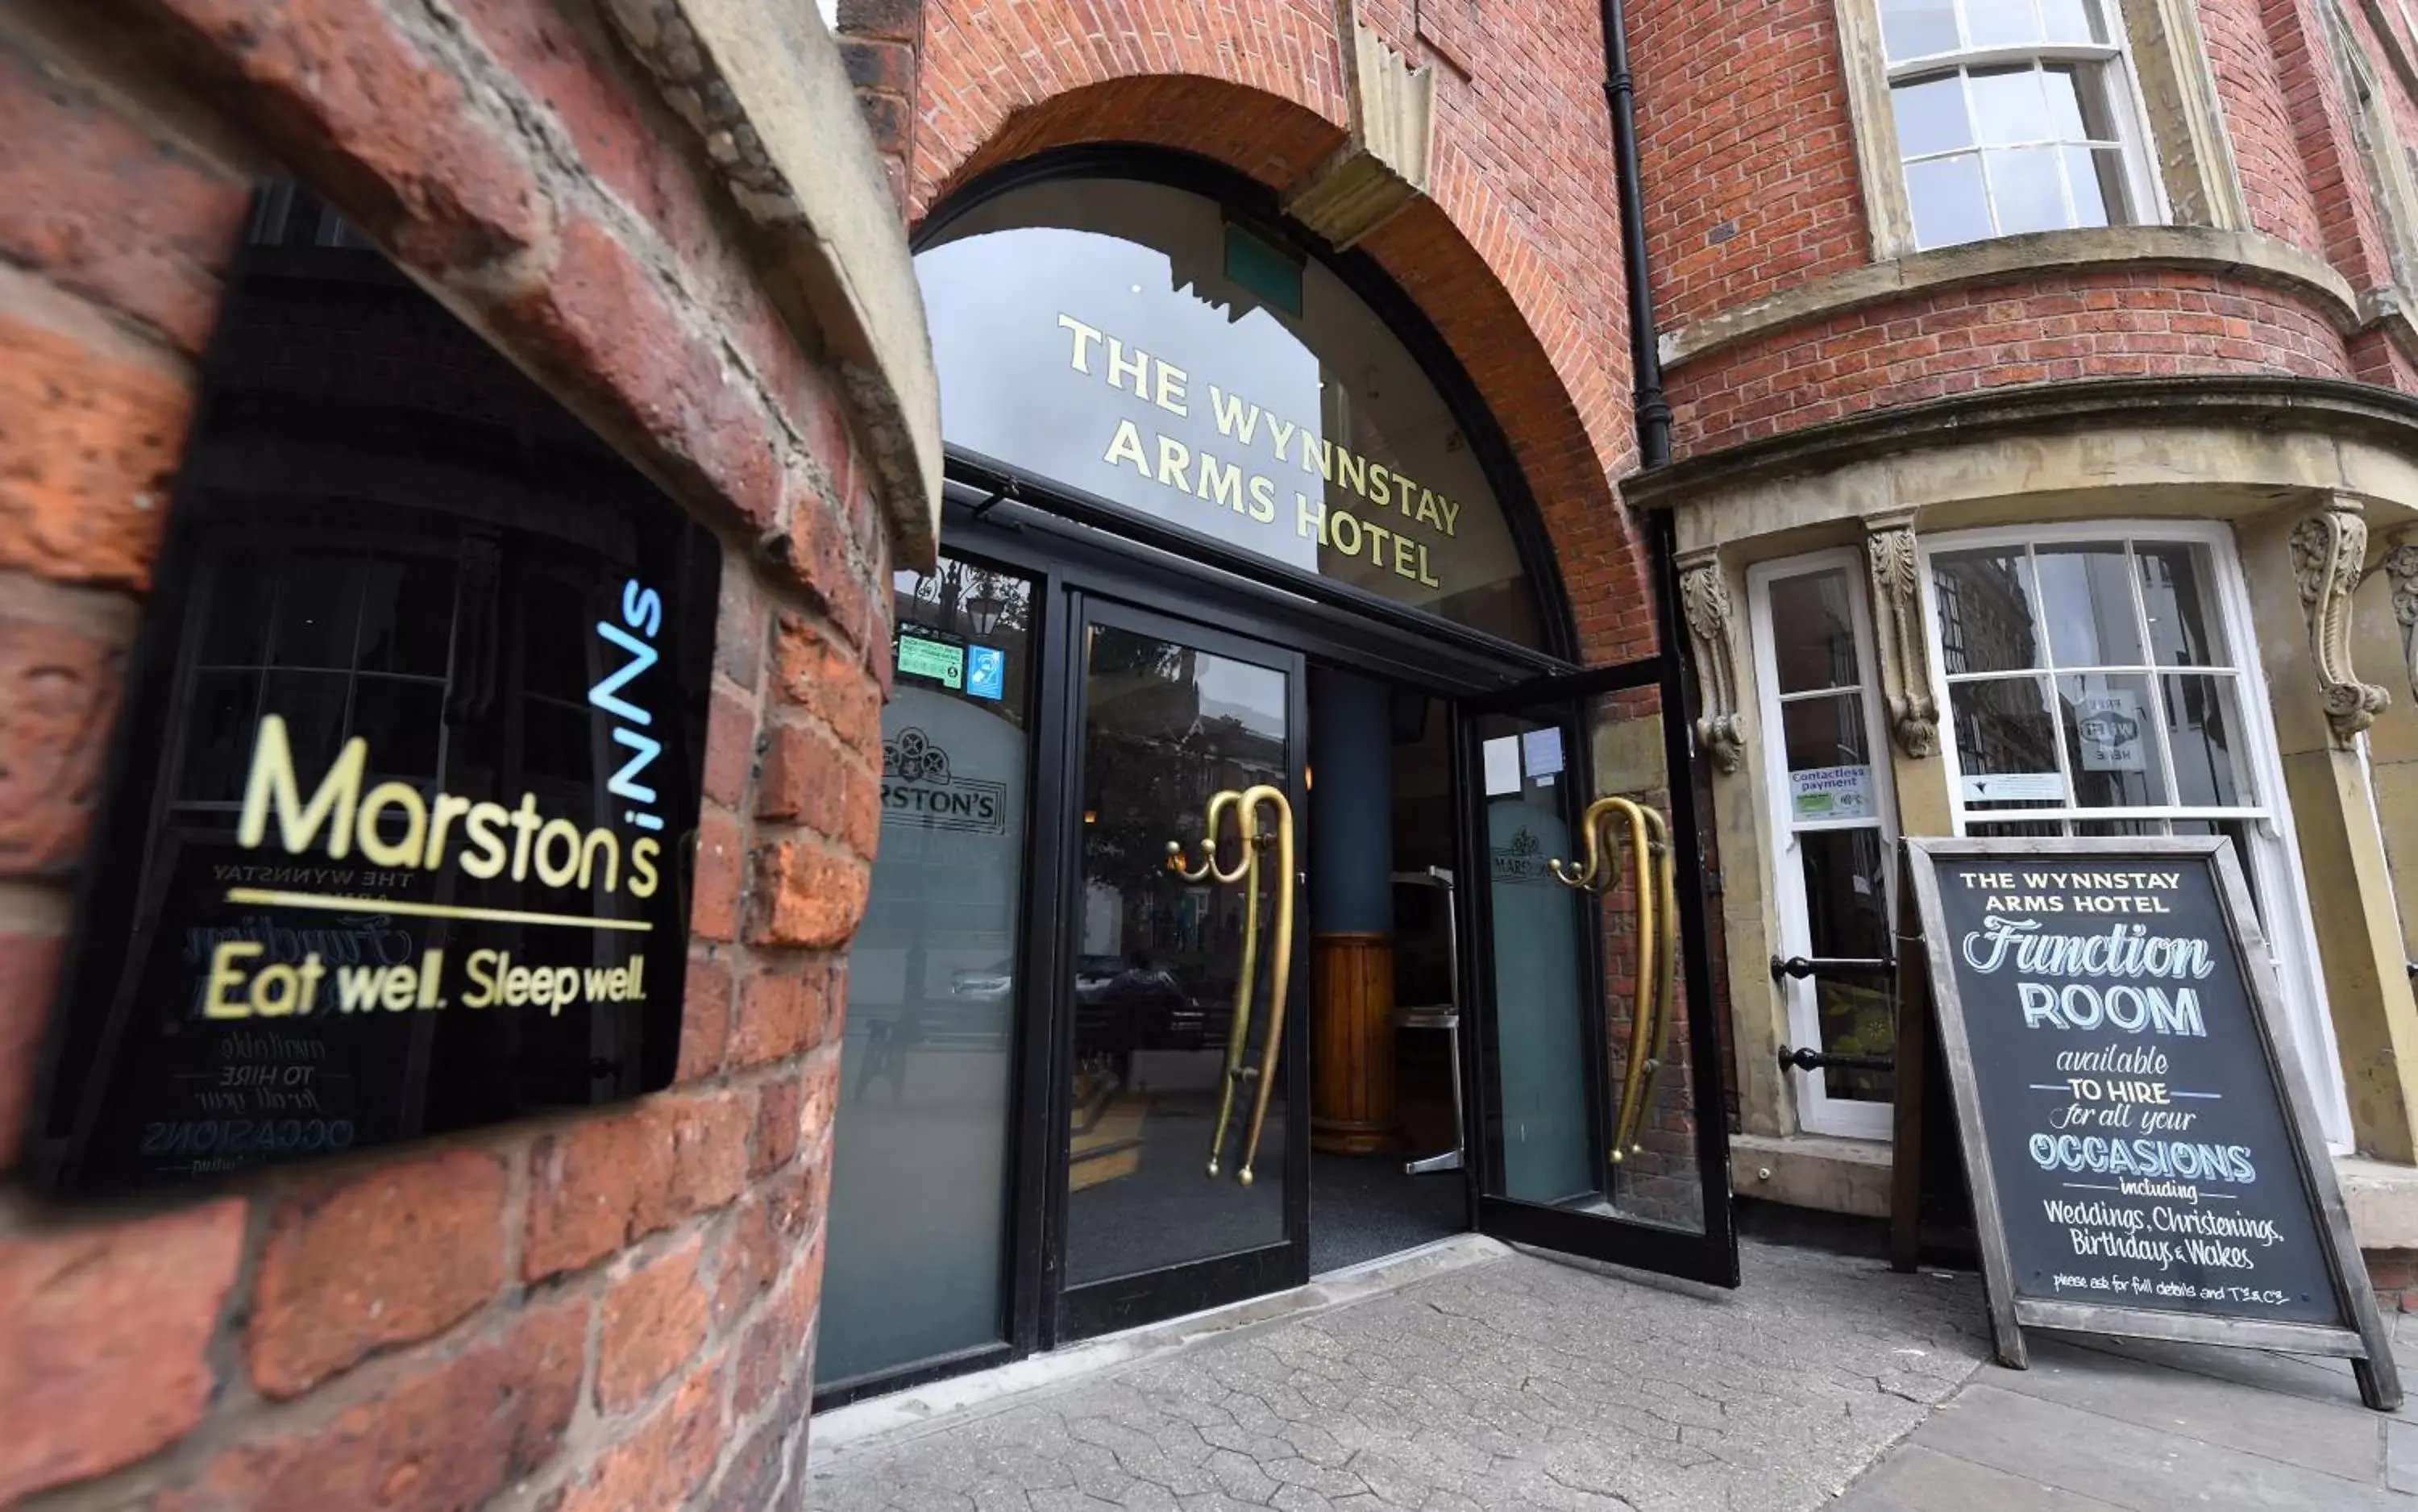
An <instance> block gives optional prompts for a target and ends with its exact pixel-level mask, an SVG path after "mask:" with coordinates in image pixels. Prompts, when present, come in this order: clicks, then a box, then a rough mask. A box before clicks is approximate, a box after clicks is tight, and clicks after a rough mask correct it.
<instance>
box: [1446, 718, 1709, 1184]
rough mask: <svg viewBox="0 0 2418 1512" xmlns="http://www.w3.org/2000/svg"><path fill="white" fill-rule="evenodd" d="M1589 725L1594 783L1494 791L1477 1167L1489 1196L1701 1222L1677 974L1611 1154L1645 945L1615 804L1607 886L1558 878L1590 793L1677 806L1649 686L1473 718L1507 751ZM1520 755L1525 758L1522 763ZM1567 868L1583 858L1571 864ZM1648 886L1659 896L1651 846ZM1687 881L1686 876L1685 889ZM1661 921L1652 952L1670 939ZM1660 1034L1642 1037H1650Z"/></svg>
mask: <svg viewBox="0 0 2418 1512" xmlns="http://www.w3.org/2000/svg"><path fill="white" fill-rule="evenodd" d="M1582 713H1583V717H1584V721H1585V724H1586V725H1587V726H1588V735H1589V744H1590V745H1591V747H1592V750H1593V756H1594V769H1595V770H1594V779H1595V780H1594V782H1593V784H1592V785H1588V784H1577V783H1571V782H1569V781H1567V780H1566V779H1565V777H1564V776H1563V775H1562V774H1560V773H1553V774H1550V775H1548V776H1546V777H1544V778H1538V777H1537V776H1536V775H1534V774H1533V773H1530V772H1527V771H1525V770H1524V769H1523V768H1518V767H1512V766H1504V765H1501V764H1499V763H1498V767H1497V771H1498V778H1499V776H1500V774H1501V773H1502V772H1504V771H1514V772H1517V773H1518V781H1516V782H1515V783H1513V784H1512V785H1510V786H1508V787H1506V786H1504V785H1503V783H1502V782H1501V781H1499V780H1497V781H1492V782H1490V783H1488V785H1487V786H1488V787H1493V788H1495V789H1496V790H1495V791H1493V792H1491V793H1489V794H1488V795H1487V798H1486V832H1487V845H1488V851H1489V855H1488V868H1489V887H1488V892H1487V900H1488V911H1487V918H1488V921H1489V928H1490V931H1491V936H1492V938H1491V939H1489V941H1488V950H1489V954H1490V955H1491V956H1492V970H1493V979H1494V980H1493V986H1494V994H1493V1012H1492V1016H1491V1018H1490V1019H1489V1020H1487V1021H1486V1022H1485V1025H1484V1030H1483V1032H1482V1033H1481V1035H1480V1038H1479V1046H1478V1048H1479V1052H1480V1055H1481V1057H1482V1059H1481V1061H1480V1067H1481V1069H1480V1075H1481V1077H1483V1078H1484V1084H1485V1087H1486V1099H1485V1104H1484V1107H1485V1112H1486V1117H1487V1119H1488V1120H1489V1121H1490V1123H1492V1128H1491V1129H1490V1130H1489V1131H1488V1134H1487V1138H1486V1139H1485V1140H1484V1141H1483V1143H1484V1144H1485V1145H1487V1146H1488V1147H1489V1153H1490V1156H1491V1157H1492V1158H1490V1160H1489V1162H1488V1164H1487V1167H1486V1168H1485V1169H1484V1170H1483V1172H1482V1174H1481V1183H1482V1185H1483V1189H1484V1190H1485V1191H1487V1192H1488V1193H1490V1194H1491V1195H1494V1196H1498V1197H1505V1198H1509V1199H1515V1200H1519V1201H1523V1202H1532V1203H1538V1204H1546V1205H1553V1206H1559V1207H1566V1208H1573V1209H1578V1210H1582V1211H1587V1212H1599V1213H1611V1214H1618V1215H1619V1216H1621V1217H1623V1218H1629V1219H1634V1220H1639V1221H1644V1222H1649V1223H1656V1224H1661V1225H1666V1226H1671V1227H1676V1228H1681V1229H1695V1230H1699V1231H1701V1229H1702V1228H1703V1225H1704V1200H1705V1194H1704V1190H1703V1184H1702V1181H1701V1178H1700V1175H1699V1172H1698V1169H1697V1166H1696V1156H1695V1144H1694V1135H1693V1130H1694V1127H1695V1123H1694V1101H1693V1090H1692V1087H1691V1080H1690V1071H1689V1066H1690V1061H1691V1053H1692V1052H1691V1046H1690V1035H1689V1029H1688V1023H1687V1014H1686V1007H1685V1004H1686V985H1685V983H1684V981H1681V982H1677V983H1676V995H1675V998H1674V1000H1673V1002H1672V1004H1671V1014H1672V1017H1671V1020H1670V1025H1669V1030H1668V1031H1667V1033H1666V1034H1665V1035H1664V1037H1663V1039H1662V1043H1661V1048H1662V1055H1661V1057H1660V1061H1661V1067H1660V1072H1659V1073H1657V1074H1655V1075H1654V1076H1653V1077H1651V1081H1652V1091H1651V1093H1650V1095H1645V1096H1643V1097H1642V1098H1641V1110H1640V1112H1639V1113H1638V1116H1637V1118H1636V1119H1635V1121H1634V1129H1635V1135H1634V1142H1635V1144H1636V1145H1637V1146H1639V1147H1640V1148H1636V1149H1632V1150H1631V1151H1630V1152H1629V1153H1628V1154H1627V1156H1626V1158H1624V1159H1623V1160H1622V1161H1620V1162H1619V1163H1617V1164H1615V1163H1613V1162H1612V1161H1610V1160H1609V1159H1608V1155H1609V1153H1610V1151H1609V1143H1610V1140H1611V1138H1612V1137H1613V1133H1614V1131H1615V1130H1616V1129H1618V1128H1619V1127H1620V1125H1621V1123H1622V1120H1621V1117H1620V1115H1621V1112H1622V1107H1621V1095H1622V1084H1623V1082H1624V1080H1625V1078H1626V1077H1627V1076H1628V1074H1629V1070H1630V1062H1631V1052H1632V1048H1633V1046H1632V1039H1631V1035H1632V1031H1634V1030H1635V1029H1636V1017H1637V1012H1638V1000H1637V995H1636V991H1635V988H1636V984H1637V982H1638V980H1639V978H1640V976H1641V974H1644V975H1645V976H1646V979H1647V980H1648V981H1649V982H1650V981H1652V980H1653V978H1654V977H1655V976H1659V974H1660V969H1659V967H1658V968H1657V969H1656V970H1654V971H1653V972H1651V973H1644V972H1641V966H1642V965H1643V964H1644V962H1645V948H1644V947H1643V945H1642V941H1641V935H1640V922H1641V914H1640V909H1639V901H1640V900H1639V895H1638V888H1637V883H1636V873H1635V859H1634V851H1633V849H1632V846H1631V840H1630V828H1629V826H1628V824H1627V822H1626V820H1625V819H1624V818H1623V817H1620V816H1619V815H1618V814H1616V813H1615V815H1614V816H1613V817H1612V819H1611V822H1610V823H1609V825H1608V826H1607V827H1606V828H1605V829H1604V830H1603V831H1602V832H1600V833H1601V838H1602V841H1603V844H1602V848H1601V851H1600V856H1601V860H1600V863H1599V864H1600V870H1599V873H1598V888H1599V891H1597V892H1596V893H1593V894H1590V893H1583V892H1580V891H1578V890H1575V889H1573V888H1570V887H1569V886H1566V885H1564V883H1563V882H1562V881H1561V880H1560V879H1558V878H1556V877H1555V876H1554V874H1553V864H1552V863H1553V861H1554V860H1555V859H1556V858H1558V859H1560V860H1562V861H1564V862H1565V863H1575V862H1576V861H1577V860H1578V859H1579V858H1580V856H1581V855H1582V854H1583V850H1584V837H1583V836H1582V835H1580V834H1578V833H1576V832H1575V830H1576V823H1575V820H1576V817H1577V816H1578V815H1579V814H1581V813H1583V812H1584V804H1586V803H1587V802H1588V801H1589V800H1590V799H1591V798H1593V799H1603V798H1626V799H1629V800H1631V801H1633V802H1638V803H1640V804H1642V805H1644V806H1645V807H1646V808H1648V809H1650V810H1652V811H1653V812H1654V813H1656V814H1658V815H1664V816H1666V817H1667V813H1668V803H1667V798H1668V775H1667V773H1666V771H1665V770H1664V766H1663V761H1662V753H1663V744H1662V725H1661V716H1660V713H1659V712H1658V711H1657V708H1656V704H1655V700H1654V698H1653V696H1652V695H1645V694H1628V695H1609V696H1606V697H1603V698H1599V699H1596V700H1590V701H1589V702H1587V703H1586V704H1584V706H1581V707H1580V709H1576V710H1570V711H1569V712H1568V713H1558V712H1541V713H1539V714H1538V715H1537V716H1535V717H1531V716H1527V715H1522V716H1511V715H1499V714H1498V715H1488V716H1485V717H1484V718H1482V719H1480V720H1479V721H1478V727H1477V733H1478V736H1479V739H1480V753H1481V756H1483V755H1484V754H1486V753H1487V752H1488V751H1489V750H1490V749H1491V750H1492V751H1493V752H1496V753H1500V754H1501V755H1503V756H1510V755H1511V753H1513V752H1515V751H1517V750H1518V749H1520V747H1521V742H1522V741H1523V738H1524V737H1526V736H1527V735H1528V734H1530V733H1531V732H1534V731H1538V730H1543V729H1553V730H1555V731H1557V732H1559V734H1560V735H1561V738H1562V741H1563V742H1564V745H1565V748H1569V746H1571V745H1572V744H1573V743H1574V742H1575V741H1576V739H1577V734H1576V732H1577V730H1578V728H1579V727H1580V720H1579V718H1578V717H1574V716H1578V715H1581V714H1582ZM1514 759H1516V757H1515V758H1514ZM1572 870H1573V872H1575V870H1576V868H1575V866H1573V868H1572ZM1647 877H1648V886H1649V888H1652V889H1654V890H1656V891H1658V892H1659V888H1660V882H1659V872H1658V870H1657V863H1655V862H1654V860H1653V858H1651V857H1650V856H1649V864H1648V867H1647ZM1677 885H1678V886H1679V887H1680V888H1681V890H1682V891H1684V889H1685V887H1686V886H1687V883H1686V882H1685V881H1684V879H1683V880H1681V881H1680V882H1679V883H1678V884H1677ZM1591 929H1600V931H1601V933H1600V937H1599V938H1600V946H1601V959H1602V963H1603V974H1602V992H1603V1000H1602V1005H1601V1012H1600V1015H1597V1014H1596V1013H1594V1012H1592V1011H1591V1008H1590V1005H1589V1004H1588V1002H1587V1000H1586V994H1587V991H1588V990H1589V982H1590V975H1589V970H1588V965H1587V961H1588V954H1589V947H1588V943H1587V931H1589V930H1591ZM1659 935H1660V924H1659V923H1658V924H1657V926H1656V935H1655V936H1653V937H1647V938H1650V939H1654V946H1653V948H1655V949H1659V948H1660V939H1659ZM1643 1043H1644V1044H1645V1045H1646V1046H1649V1047H1650V1046H1651V1045H1652V1043H1653V1042H1652V1036H1651V1035H1650V1034H1648V1036H1647V1038H1646V1039H1645V1041H1644V1042H1643Z"/></svg>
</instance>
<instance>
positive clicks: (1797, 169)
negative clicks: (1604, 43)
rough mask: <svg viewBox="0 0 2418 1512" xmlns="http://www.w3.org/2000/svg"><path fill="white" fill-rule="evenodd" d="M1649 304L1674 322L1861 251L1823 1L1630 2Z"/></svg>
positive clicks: (1860, 220)
mask: <svg viewBox="0 0 2418 1512" xmlns="http://www.w3.org/2000/svg"><path fill="white" fill-rule="evenodd" d="M1630 29H1631V34H1632V35H1631V38H1630V52H1631V54H1632V59H1633V61H1634V64H1635V66H1636V69H1637V120H1638V137H1639V141H1638V153H1639V158H1640V160H1641V164H1642V166H1643V168H1644V171H1645V186H1646V192H1647V196H1648V198H1647V200H1646V220H1647V223H1648V226H1649V229H1650V231H1651V242H1650V247H1649V251H1650V252H1651V254H1652V259H1653V269H1654V314H1655V319H1656V320H1657V321H1658V322H1659V323H1660V324H1661V325H1662V326H1664V327H1665V328H1670V327H1678V326H1685V325H1688V324H1690V323H1691V322H1694V321H1697V320H1701V319H1703V318H1705V317H1706V315H1711V314H1718V313H1721V312H1722V311H1723V310H1728V309H1734V308H1736V307H1737V306H1738V305H1741V304H1746V303H1750V302H1752V301H1753V300H1755V299H1758V298H1765V297H1767V296H1768V295H1771V294H1773V293H1776V292H1778V291H1780V290H1783V289H1787V288H1792V287H1795V286H1797V285H1798V284H1801V283H1805V282H1807V281H1808V280H1811V279H1816V278H1821V277H1824V276H1827V275H1829V274H1831V273H1836V272H1840V271H1842V270H1844V269H1845V268H1850V267H1856V266H1858V265H1859V264H1860V263H1862V262H1864V261H1866V260H1867V259H1869V258H1870V257H1871V256H1872V238H1871V237H1870V236H1869V235H1868V234H1867V233H1866V231H1865V226H1864V209H1863V197H1862V189H1861V185H1860V183H1859V179H1858V178H1857V176H1856V142H1855V135H1854V131H1853V130H1852V128H1851V127H1850V125H1849V123H1848V117H1847V93H1846V84H1845V81H1844V77H1843V75H1842V73H1841V70H1840V67H1839V27H1838V8H1837V6H1836V4H1835V0H1778V3H1775V4H1769V5H1763V6H1757V7H1755V8H1753V9H1752V11H1748V12H1740V13H1737V14H1736V15H1735V16H1725V17H1724V18H1723V23H1722V24H1718V25H1709V24H1706V6H1705V5H1704V3H1703V0H1641V3H1639V4H1637V5H1635V6H1633V7H1632V8H1630Z"/></svg>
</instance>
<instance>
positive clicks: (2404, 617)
mask: <svg viewBox="0 0 2418 1512" xmlns="http://www.w3.org/2000/svg"><path fill="white" fill-rule="evenodd" d="M2384 574H2385V575H2386V576H2387V577H2389V578H2391V579H2392V580H2393V618H2394V619H2398V620H2400V621H2401V657H2402V660H2403V661H2405V662H2407V663H2408V664H2410V696H2411V697H2413V698H2418V530H2404V531H2402V532H2401V533H2400V534H2398V535H2396V536H2395V537H2394V538H2393V549H2392V550H2391V551H2389V552H2387V553H2385V555H2384Z"/></svg>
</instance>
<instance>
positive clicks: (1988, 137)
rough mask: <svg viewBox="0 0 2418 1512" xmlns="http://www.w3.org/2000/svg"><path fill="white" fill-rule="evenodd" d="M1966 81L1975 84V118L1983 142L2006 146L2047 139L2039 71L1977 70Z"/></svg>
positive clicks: (2024, 67)
mask: <svg viewBox="0 0 2418 1512" xmlns="http://www.w3.org/2000/svg"><path fill="white" fill-rule="evenodd" d="M1966 77H1967V78H1968V79H1969V80H1971V82H1972V90H1973V118H1974V119H1975V120H1976V121H1978V122H1980V123H1981V127H1982V141H1984V142H1988V143H1993V144H1997V145H2008V144H2012V143H2022V142H2043V141H2046V140H2047V139H2048V136H2049V117H2048V100H2047V99H2046V97H2045V96H2043V94H2042V93H2041V79H2040V71H2039V70H2038V69H2034V68H2033V67H2031V65H2029V64H2026V65H2024V66H2023V67H2022V68H2018V69H1974V70H1973V71H1972V72H1971V73H1969V74H1967V76H1966Z"/></svg>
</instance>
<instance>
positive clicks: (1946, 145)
mask: <svg viewBox="0 0 2418 1512" xmlns="http://www.w3.org/2000/svg"><path fill="white" fill-rule="evenodd" d="M1890 107H1891V108H1892V110H1893V111H1894V113H1895V115H1896V116H1897V145H1898V150H1899V151H1900V152H1902V153H1904V154H1905V156H1907V157H1909V158H1927V157H1930V156H1931V155H1933V154H1934V153H1939V152H1953V151H1955V150H1956V149H1957V148H1958V147H1969V146H1971V145H1973V124H1972V119H1971V117H1970V116H1968V115H1967V114H1966V111H1965V86H1964V83H1963V81H1962V79H1961V78H1960V77H1959V76H1958V75H1956V74H1953V73H1949V74H1942V75H1940V76H1939V77H1937V78H1936V79H1923V80H1919V81H1917V82H1915V83H1912V84H1900V85H1898V86H1897V87H1896V88H1895V89H1892V90H1890Z"/></svg>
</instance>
